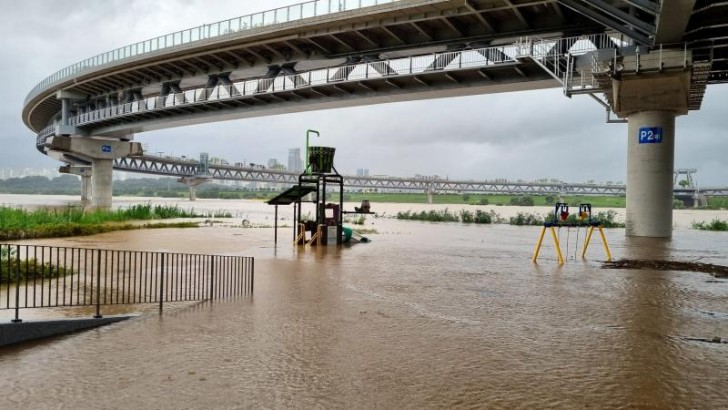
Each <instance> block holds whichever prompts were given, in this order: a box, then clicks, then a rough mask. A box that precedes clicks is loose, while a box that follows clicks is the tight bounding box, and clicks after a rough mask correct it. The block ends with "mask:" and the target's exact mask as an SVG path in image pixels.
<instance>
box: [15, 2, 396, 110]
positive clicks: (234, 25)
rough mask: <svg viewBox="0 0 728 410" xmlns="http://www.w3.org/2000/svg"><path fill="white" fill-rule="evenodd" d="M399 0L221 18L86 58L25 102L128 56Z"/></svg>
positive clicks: (295, 7)
mask: <svg viewBox="0 0 728 410" xmlns="http://www.w3.org/2000/svg"><path fill="white" fill-rule="evenodd" d="M397 1H400V0H313V1H307V2H305V3H298V4H294V5H291V6H286V7H280V8H277V9H273V10H268V11H264V12H260V13H254V14H248V15H245V16H241V17H235V18H232V19H229V20H223V21H218V22H216V23H211V24H203V25H201V26H199V27H194V28H190V29H187V30H182V31H177V32H175V33H171V34H166V35H163V36H159V37H155V38H152V39H149V40H145V41H140V42H138V43H134V44H131V45H128V46H124V47H121V48H117V49H116V50H112V51H108V52H106V53H102V54H99V55H96V56H93V57H90V58H87V59H85V60H83V61H80V62H78V63H76V64H73V65H71V66H68V67H66V68H63V69H61V70H59V71H57V72H56V73H54V74H52V75H50V76H49V77H47V78H46V79H44V80H43V81H41V82H40V83H39V84H38V85H36V86H35V87H34V88H33V90H31V91H30V93H28V96H27V97H26V98H25V105H28V102H29V101H30V100H31V99H33V98H35V97H36V96H37V95H38V94H40V93H42V92H43V91H45V90H47V89H48V88H50V86H51V85H53V84H55V83H57V82H59V81H61V80H64V79H66V78H69V77H73V76H76V75H78V74H80V73H83V72H86V71H91V70H92V69H94V68H96V67H100V66H103V65H106V64H110V63H115V62H118V61H121V60H125V59H127V58H132V57H137V56H140V55H143V54H148V53H152V52H156V51H159V50H164V49H166V48H170V47H176V46H179V45H182V44H188V43H193V42H195V41H201V40H207V39H211V38H215V37H221V36H226V35H231V34H234V33H238V32H241V31H247V30H253V29H258V28H261V27H266V26H272V25H275V24H283V23H288V22H291V21H297V20H303V19H306V18H311V17H319V16H324V15H328V14H333V13H339V12H343V11H350V10H356V9H360V8H364V7H371V6H377V5H380V4H387V3H395V2H397Z"/></svg>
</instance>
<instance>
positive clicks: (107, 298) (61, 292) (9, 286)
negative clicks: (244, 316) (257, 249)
mask: <svg viewBox="0 0 728 410" xmlns="http://www.w3.org/2000/svg"><path fill="white" fill-rule="evenodd" d="M254 263H255V261H254V259H253V258H251V257H242V256H223V255H201V254H186V253H169V252H147V251H125V250H109V249H90V248H69V247H57V246H46V245H14V244H0V311H3V310H12V311H15V318H14V319H13V322H20V321H21V319H20V310H21V309H31V308H55V307H83V306H93V307H95V308H96V309H95V310H96V312H95V317H101V306H110V305H130V304H148V303H154V304H159V308H160V311H161V309H162V308H163V307H164V303H165V302H187V301H201V300H215V299H223V298H232V297H239V296H245V295H251V294H252V293H253V281H254V270H255V269H254Z"/></svg>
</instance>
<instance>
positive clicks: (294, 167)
mask: <svg viewBox="0 0 728 410" xmlns="http://www.w3.org/2000/svg"><path fill="white" fill-rule="evenodd" d="M288 170H289V171H293V172H301V171H303V161H301V149H300V148H291V149H289V150H288Z"/></svg>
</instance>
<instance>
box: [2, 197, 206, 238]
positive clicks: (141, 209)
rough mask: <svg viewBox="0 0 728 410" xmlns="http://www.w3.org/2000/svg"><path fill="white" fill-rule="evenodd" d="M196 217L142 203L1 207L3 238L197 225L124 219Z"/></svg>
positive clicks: (176, 208)
mask: <svg viewBox="0 0 728 410" xmlns="http://www.w3.org/2000/svg"><path fill="white" fill-rule="evenodd" d="M195 217H197V215H195V213H194V212H192V211H185V210H182V209H180V208H179V207H178V206H176V205H175V206H162V205H156V206H152V205H151V204H140V205H133V206H131V207H129V208H124V209H119V210H116V211H101V210H99V211H92V212H85V211H83V210H82V209H76V208H65V209H55V210H54V209H39V210H35V211H27V210H23V209H13V208H7V207H0V240H13V239H37V238H58V237H69V236H87V235H95V234H98V233H104V232H111V231H119V230H131V229H143V228H158V227H190V226H197V223H173V224H167V223H165V224H146V225H138V224H130V223H124V222H130V221H147V220H155V219H173V218H195Z"/></svg>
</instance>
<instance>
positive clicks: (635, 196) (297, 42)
mask: <svg viewBox="0 0 728 410" xmlns="http://www.w3.org/2000/svg"><path fill="white" fill-rule="evenodd" d="M727 11H728V2H713V1H706V0H681V1H677V0H664V1H653V0H593V1H585V0H318V1H309V2H306V3H300V4H295V5H292V6H289V7H283V8H279V9H276V10H270V11H266V12H263V13H257V14H253V15H247V16H242V17H236V18H233V19H230V20H225V21H222V22H217V23H212V24H206V25H202V26H199V27H195V28H191V29H187V30H183V31H180V32H177V33H172V34H167V35H163V36H160V37H157V38H154V39H150V40H147V41H143V42H140V43H136V44H132V45H128V46H124V47H121V48H119V49H116V50H112V51H109V52H106V53H103V54H100V55H97V56H94V57H91V58H89V59H87V60H84V61H81V62H79V63H77V64H74V65H72V66H70V67H66V68H64V69H62V70H60V71H58V72H56V73H54V74H52V75H51V76H49V77H48V78H46V79H45V80H43V81H42V82H41V83H39V84H38V85H37V86H36V87H35V88H34V89H33V90H32V91H31V92H30V93H29V94H28V96H27V98H26V101H25V105H24V109H23V113H22V116H23V121H24V122H25V124H26V125H27V126H28V128H30V129H31V130H32V131H34V132H35V133H36V138H35V143H36V146H37V148H38V149H39V150H40V151H41V152H42V153H44V154H48V155H52V156H53V157H55V158H58V159H59V160H61V161H63V162H65V163H67V164H83V163H87V162H91V163H92V165H93V168H94V170H93V178H94V184H93V190H94V192H93V201H94V206H96V207H102V208H103V207H108V206H110V205H111V174H112V169H113V160H115V159H119V158H124V157H128V156H138V155H141V148H140V146H139V144H138V143H135V142H133V139H134V134H135V133H140V132H146V131H152V130H157V129H162V128H168V127H177V126H183V125H189V124H197V123H204V122H210V121H223V120H229V119H237V118H247V117H255V116H266V115H274V114H283V113H290V112H301V111H310V110H322V109H329V108H337V107H347V106H356V105H367V104H378V103H386V102H394V101H409V100H414V99H430V98H444V97H452V96H463V95H477V94H488V93H497V92H511V91H522V90H532V89H539V88H547V87H561V88H562V89H563V91H564V94H566V95H568V96H571V95H575V94H588V95H590V96H591V97H593V98H594V99H595V100H596V101H598V102H599V103H600V104H602V105H603V106H604V107H605V112H606V113H607V119H608V121H628V122H629V124H630V129H629V133H630V138H629V141H630V142H629V149H628V152H629V154H628V163H629V165H628V181H627V187H628V188H627V196H628V203H629V206H628V210H627V233H628V235H637V236H656V237H665V236H670V235H671V226H672V223H671V220H672V214H671V212H672V211H671V210H672V194H673V192H672V176H673V175H672V174H673V163H672V162H673V155H674V129H675V116H677V115H684V114H687V113H688V112H689V111H690V110H697V109H699V108H700V106H701V104H702V98H703V94H704V91H705V88H706V86H708V85H710V84H716V83H722V82H725V81H726V80H727V79H728V35H726V34H728V17H726V15H727V14H726V12H727Z"/></svg>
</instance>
